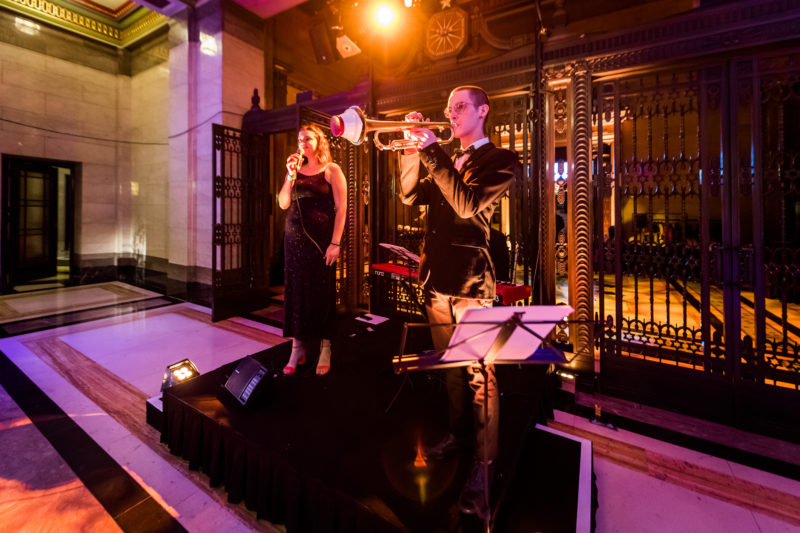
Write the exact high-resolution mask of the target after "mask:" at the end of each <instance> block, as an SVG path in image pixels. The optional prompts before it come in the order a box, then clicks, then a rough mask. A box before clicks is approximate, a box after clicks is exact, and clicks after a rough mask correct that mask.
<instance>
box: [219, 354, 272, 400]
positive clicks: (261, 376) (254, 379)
mask: <svg viewBox="0 0 800 533" xmlns="http://www.w3.org/2000/svg"><path fill="white" fill-rule="evenodd" d="M268 379H269V376H267V369H266V368H264V367H263V366H262V365H261V363H259V362H258V361H256V360H255V359H253V358H252V357H250V356H248V357H245V358H244V359H242V360H241V361H239V364H238V365H237V366H236V369H235V370H234V371H233V373H232V374H231V375H230V377H229V378H228V381H226V382H225V389H226V390H227V391H228V392H230V393H231V395H233V397H234V398H236V400H237V401H238V402H239V403H240V404H241V405H248V403H252V402H253V401H254V399H255V398H256V396H260V395H261V393H262V392H263V389H264V384H263V382H266V381H267V380H268Z"/></svg>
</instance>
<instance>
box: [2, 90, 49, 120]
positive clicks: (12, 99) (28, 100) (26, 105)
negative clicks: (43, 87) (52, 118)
mask: <svg viewBox="0 0 800 533" xmlns="http://www.w3.org/2000/svg"><path fill="white" fill-rule="evenodd" d="M44 103H45V93H44V91H40V90H36V89H20V88H19V87H15V86H13V85H6V84H3V83H0V108H9V109H18V110H20V111H24V112H26V113H40V112H41V110H42V109H43V108H44ZM3 116H5V115H3Z"/></svg>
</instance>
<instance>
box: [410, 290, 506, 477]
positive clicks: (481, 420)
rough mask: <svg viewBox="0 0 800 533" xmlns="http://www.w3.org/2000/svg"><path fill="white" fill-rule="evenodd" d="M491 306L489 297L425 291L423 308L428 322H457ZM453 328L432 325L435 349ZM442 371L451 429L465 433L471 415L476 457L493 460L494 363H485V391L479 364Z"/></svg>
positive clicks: (495, 426) (495, 414) (496, 415)
mask: <svg viewBox="0 0 800 533" xmlns="http://www.w3.org/2000/svg"><path fill="white" fill-rule="evenodd" d="M491 305H492V301H491V300H476V299H474V298H458V297H455V296H447V295H444V294H439V293H437V292H435V291H430V290H427V291H425V310H426V312H427V313H428V322H429V323H430V324H444V323H458V322H459V321H460V320H461V317H462V316H464V313H465V312H466V311H467V310H469V309H474V308H483V307H491ZM453 329H454V328H453V327H432V328H431V336H432V337H433V346H434V348H435V349H436V350H439V351H440V350H444V349H445V348H447V345H448V343H449V342H450V337H451V336H452V334H453ZM444 372H445V373H446V375H445V385H446V386H447V394H448V400H449V401H448V403H449V405H448V414H449V417H450V422H449V423H450V431H451V432H452V433H453V434H455V435H456V436H462V437H463V436H466V435H468V431H469V425H470V418H471V419H472V420H473V421H474V425H475V458H476V459H477V460H480V461H492V460H494V459H495V457H497V440H498V423H499V415H500V396H499V394H498V391H497V379H496V377H495V373H494V365H486V377H487V378H488V387H486V389H487V390H484V375H483V373H482V372H481V371H480V366H479V365H470V366H467V367H465V368H455V369H450V370H444ZM468 391H469V392H470V394H471V403H472V417H470V413H469V408H468V405H467V402H468V401H469V400H468V399H467V392H468ZM484 400H485V401H486V402H487V404H488V411H487V412H488V419H487V416H486V415H487V413H485V412H484Z"/></svg>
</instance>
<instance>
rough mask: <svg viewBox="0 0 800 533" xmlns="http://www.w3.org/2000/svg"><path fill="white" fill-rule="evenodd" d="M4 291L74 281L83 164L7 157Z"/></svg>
mask: <svg viewBox="0 0 800 533" xmlns="http://www.w3.org/2000/svg"><path fill="white" fill-rule="evenodd" d="M2 161H3V162H2V169H3V174H2V181H3V184H2V187H3V189H2V194H3V207H2V250H3V254H2V265H0V272H1V275H0V282H1V283H2V287H1V289H2V292H3V293H11V292H24V291H29V290H39V289H49V288H55V287H62V286H64V285H66V284H67V283H68V282H69V279H70V267H71V264H72V252H73V237H74V217H73V215H72V214H73V212H74V190H75V187H74V184H75V178H76V175H77V168H78V164H77V163H74V162H68V161H56V160H49V159H37V158H25V157H17V156H9V155H3V157H2Z"/></svg>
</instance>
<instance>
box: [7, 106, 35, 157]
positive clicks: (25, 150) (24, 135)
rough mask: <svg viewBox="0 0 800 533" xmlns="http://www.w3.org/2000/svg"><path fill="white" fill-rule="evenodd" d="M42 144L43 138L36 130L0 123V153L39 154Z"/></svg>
mask: <svg viewBox="0 0 800 533" xmlns="http://www.w3.org/2000/svg"><path fill="white" fill-rule="evenodd" d="M0 110H2V107H0ZM44 144H45V139H44V137H42V136H41V135H39V134H38V132H36V130H31V129H30V128H24V127H21V126H16V125H14V124H9V123H7V122H0V153H4V154H11V155H18V156H26V155H28V154H41V153H44Z"/></svg>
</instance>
